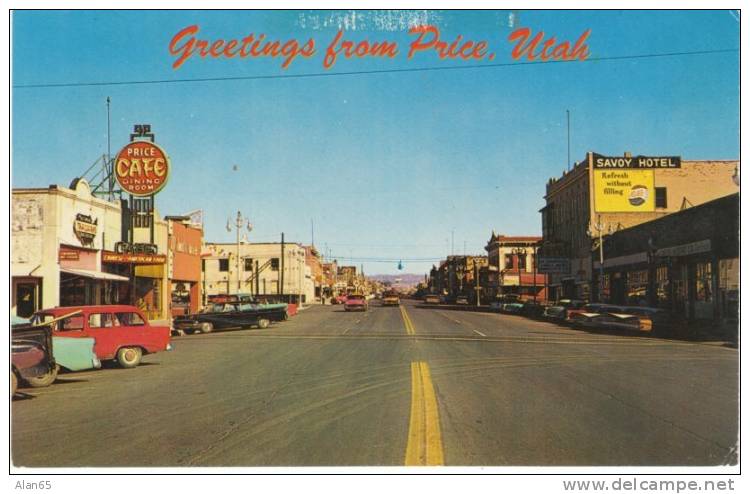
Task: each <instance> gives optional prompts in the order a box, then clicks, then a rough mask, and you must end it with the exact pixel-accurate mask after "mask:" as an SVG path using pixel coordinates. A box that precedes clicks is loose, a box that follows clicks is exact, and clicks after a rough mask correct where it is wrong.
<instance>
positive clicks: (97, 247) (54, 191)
mask: <svg viewBox="0 0 750 494" xmlns="http://www.w3.org/2000/svg"><path fill="white" fill-rule="evenodd" d="M11 207H12V218H13V223H12V230H11V242H12V244H11V276H12V288H11V290H12V295H11V314H12V315H16V316H18V317H29V316H30V315H31V314H33V313H34V312H35V311H37V310H39V309H42V308H48V307H56V306H71V305H83V304H102V303H112V302H110V301H111V300H112V299H111V294H112V293H115V292H116V291H117V290H118V286H119V285H122V284H127V282H128V278H125V277H123V276H118V275H117V274H114V275H113V274H109V273H105V272H104V271H102V269H101V251H102V250H103V249H104V248H106V247H109V248H111V246H113V245H114V243H115V242H117V240H119V238H120V233H121V230H120V217H121V210H120V207H119V204H117V203H112V202H108V201H104V200H102V199H98V198H96V197H94V196H93V195H92V194H91V188H90V186H89V184H88V183H87V182H86V181H85V180H81V179H76V180H74V181H73V182H72V183H71V185H70V188H65V187H61V186H58V185H51V186H49V187H48V188H39V189H14V190H13V191H12V196H11Z"/></svg>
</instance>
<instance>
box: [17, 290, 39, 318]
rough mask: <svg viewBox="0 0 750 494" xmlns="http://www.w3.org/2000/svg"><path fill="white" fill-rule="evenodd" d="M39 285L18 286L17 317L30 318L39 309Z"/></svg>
mask: <svg viewBox="0 0 750 494" xmlns="http://www.w3.org/2000/svg"><path fill="white" fill-rule="evenodd" d="M36 294H37V285H36V284H35V283H19V284H18V285H17V286H16V315H18V317H23V318H29V317H31V315H32V314H33V313H34V312H35V311H36V310H37V309H38V307H37V297H36Z"/></svg>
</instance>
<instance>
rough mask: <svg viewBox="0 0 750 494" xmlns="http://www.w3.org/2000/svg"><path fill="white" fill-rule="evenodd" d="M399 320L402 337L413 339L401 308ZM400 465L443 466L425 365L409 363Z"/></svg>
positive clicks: (434, 404) (432, 391)
mask: <svg viewBox="0 0 750 494" xmlns="http://www.w3.org/2000/svg"><path fill="white" fill-rule="evenodd" d="M401 317H402V318H403V319H404V327H405V328H406V333H407V334H409V335H411V336H414V335H416V334H417V332H416V330H415V329H414V323H412V322H411V319H410V318H409V314H408V313H407V312H406V307H404V306H403V305H402V306H401ZM404 464H405V465H406V466H408V467H409V466H428V465H443V464H444V459H443V439H442V436H441V434H440V416H439V415H438V406H437V398H436V397H435V388H434V387H433V385H432V378H431V377H430V366H429V365H427V362H412V363H411V417H410V419H409V437H408V439H407V442H406V459H405V460H404Z"/></svg>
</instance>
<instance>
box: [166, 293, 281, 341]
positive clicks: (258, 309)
mask: <svg viewBox="0 0 750 494" xmlns="http://www.w3.org/2000/svg"><path fill="white" fill-rule="evenodd" d="M224 300H229V299H224ZM244 302H245V303H243V302H237V301H231V302H230V301H226V302H221V303H212V304H208V305H207V306H206V307H205V308H204V309H203V310H201V311H200V312H197V313H195V314H191V315H189V316H179V317H176V318H174V320H173V321H172V325H173V326H174V328H175V329H177V330H182V331H184V332H185V333H188V334H192V333H195V332H198V331H200V332H201V333H210V332H212V331H214V330H217V329H219V330H222V329H241V328H249V327H254V326H255V327H258V328H260V329H265V328H267V327H268V326H269V325H270V324H271V321H284V320H286V319H287V317H288V316H287V304H256V303H250V302H249V300H248V299H244Z"/></svg>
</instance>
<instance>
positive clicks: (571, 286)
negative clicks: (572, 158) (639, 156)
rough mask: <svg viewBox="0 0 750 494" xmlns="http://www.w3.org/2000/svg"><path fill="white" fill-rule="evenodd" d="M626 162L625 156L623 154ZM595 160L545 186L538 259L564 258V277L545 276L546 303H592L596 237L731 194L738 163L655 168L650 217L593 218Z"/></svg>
mask: <svg viewBox="0 0 750 494" xmlns="http://www.w3.org/2000/svg"><path fill="white" fill-rule="evenodd" d="M624 157H626V158H630V157H631V156H630V154H629V153H625V156H624ZM594 158H595V153H593V152H589V153H587V155H586V158H585V159H584V160H583V161H581V162H580V163H577V164H575V165H574V166H573V168H572V169H571V170H570V171H568V172H564V173H563V175H562V177H560V178H557V179H550V180H549V181H548V183H547V187H546V194H545V201H546V205H545V206H544V208H542V210H541V213H542V236H543V240H542V247H541V251H540V257H545V258H564V259H567V261H568V265H567V266H566V268H565V270H564V272H555V273H550V274H549V285H548V286H549V290H550V298H551V299H552V300H557V299H560V298H577V299H583V300H593V298H594V296H595V295H594V293H593V292H592V279H593V278H594V276H595V273H594V272H593V269H592V264H591V251H592V248H594V246H595V245H594V239H595V238H596V237H597V236H598V234H599V233H600V231H601V233H602V235H608V234H610V233H613V232H616V231H618V230H621V229H624V228H628V227H631V226H635V225H638V224H641V223H644V222H647V221H651V220H654V219H657V218H660V217H663V216H666V215H668V214H671V213H675V212H678V211H681V210H683V209H686V208H689V207H693V206H697V205H699V204H703V203H705V202H708V201H710V200H713V199H716V198H719V197H722V196H725V195H728V194H731V193H734V192H736V191H737V185H736V184H735V180H734V178H733V177H736V175H737V170H738V166H739V165H738V161H736V160H731V161H720V160H701V161H699V160H682V161H681V167H680V168H670V169H655V170H653V176H654V178H653V181H654V191H655V207H654V210H653V211H649V212H604V213H597V212H596V207H595V204H594V180H593V174H594Z"/></svg>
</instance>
